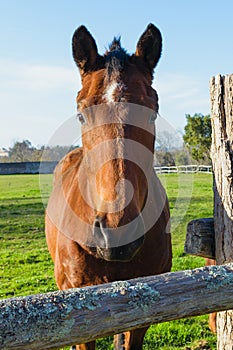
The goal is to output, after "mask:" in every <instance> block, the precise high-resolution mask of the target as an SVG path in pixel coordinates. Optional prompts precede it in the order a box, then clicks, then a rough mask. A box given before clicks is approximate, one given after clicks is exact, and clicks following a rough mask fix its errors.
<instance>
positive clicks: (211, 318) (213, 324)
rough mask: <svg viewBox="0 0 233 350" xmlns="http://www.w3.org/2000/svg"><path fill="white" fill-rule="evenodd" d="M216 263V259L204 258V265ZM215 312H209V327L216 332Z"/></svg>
mask: <svg viewBox="0 0 233 350" xmlns="http://www.w3.org/2000/svg"><path fill="white" fill-rule="evenodd" d="M213 265H216V260H215V259H210V258H205V266H213ZM216 322H217V312H212V313H211V314H209V329H210V330H211V332H213V333H215V334H216V333H217V326H216Z"/></svg>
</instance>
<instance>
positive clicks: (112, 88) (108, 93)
mask: <svg viewBox="0 0 233 350" xmlns="http://www.w3.org/2000/svg"><path fill="white" fill-rule="evenodd" d="M123 89H124V84H122V83H119V82H118V83H117V82H116V81H113V82H111V83H110V84H109V85H108V86H107V88H106V90H105V93H104V99H105V100H106V102H108V103H112V102H116V101H115V96H114V95H115V93H116V90H119V91H121V90H123Z"/></svg>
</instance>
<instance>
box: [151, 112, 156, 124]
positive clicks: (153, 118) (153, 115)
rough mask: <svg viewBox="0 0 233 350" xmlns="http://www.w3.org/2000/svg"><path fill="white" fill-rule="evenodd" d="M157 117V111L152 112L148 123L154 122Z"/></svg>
mask: <svg viewBox="0 0 233 350" xmlns="http://www.w3.org/2000/svg"><path fill="white" fill-rule="evenodd" d="M156 119H157V113H156V112H154V113H153V114H152V115H151V116H150V124H153V123H154V122H155V120H156Z"/></svg>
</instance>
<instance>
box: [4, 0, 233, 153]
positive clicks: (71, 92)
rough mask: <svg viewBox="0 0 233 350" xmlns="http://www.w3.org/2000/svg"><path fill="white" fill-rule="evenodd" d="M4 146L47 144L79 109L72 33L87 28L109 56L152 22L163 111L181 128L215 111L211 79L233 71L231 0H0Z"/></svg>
mask: <svg viewBox="0 0 233 350" xmlns="http://www.w3.org/2000/svg"><path fill="white" fill-rule="evenodd" d="M0 6H1V7H0V8H1V11H0V43H1V46H0V50H1V55H0V118H1V128H0V147H10V146H12V145H13V143H14V142H15V141H21V140H23V139H28V140H30V141H31V142H32V143H33V144H34V145H43V144H46V143H47V142H48V140H49V139H50V138H51V136H52V135H53V133H54V131H55V130H56V129H57V128H58V127H59V125H61V124H62V123H63V122H64V121H65V120H67V119H68V118H70V117H71V116H72V115H74V114H75V113H76V105H75V97H76V94H77V91H78V90H79V89H80V87H81V84H80V78H79V74H78V70H77V68H76V66H75V64H74V63H73V59H72V54H71V38H72V35H73V32H74V30H75V29H76V28H77V27H78V26H79V25H81V24H84V25H86V26H87V28H88V29H89V30H90V32H91V33H92V34H93V36H94V37H95V39H96V42H97V45H98V49H99V52H100V53H104V51H105V49H106V47H107V46H108V44H109V43H110V42H111V40H112V38H113V36H114V35H121V37H122V45H123V46H124V47H125V48H126V49H127V51H128V52H129V53H133V52H134V51H135V47H136V43H137V40H138V38H139V37H140V35H141V34H142V32H143V31H144V30H145V28H146V26H147V24H148V23H150V22H152V23H154V24H155V25H156V26H158V27H159V28H160V30H161V32H162V36H163V54H162V57H161V60H160V62H159V64H158V66H157V68H156V70H155V77H154V83H153V86H154V87H155V88H156V90H157V92H158V94H159V99H160V114H161V115H162V116H163V117H164V118H165V119H166V120H167V121H168V122H169V123H171V124H172V125H173V126H174V128H175V129H179V130H182V129H183V127H184V125H185V122H186V120H185V114H194V113H195V112H197V113H203V114H209V112H210V105H209V80H210V78H211V77H212V76H214V75H216V74H223V75H224V74H231V73H233V45H232V35H233V21H232V13H233V1H232V0H221V1H219V0H149V1H141V0H140V1H137V0H134V1H126V0H124V1H123V0H118V1H115V2H113V1H111V2H110V1H97V2H96V1H94V0H88V1H84V0H82V1H78V0H76V1H74V0H66V1H65V0H63V1H62V0H56V1H54V0H40V1H39V0H33V1H32V0H30V1H29V0H0Z"/></svg>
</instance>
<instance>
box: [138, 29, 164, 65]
mask: <svg viewBox="0 0 233 350" xmlns="http://www.w3.org/2000/svg"><path fill="white" fill-rule="evenodd" d="M161 52H162V36H161V33H160V31H159V29H158V28H156V27H155V26H154V25H153V24H152V23H150V24H149V25H148V26H147V28H146V30H145V32H144V33H143V34H142V35H141V37H140V39H139V40H138V43H137V48H136V52H135V56H139V57H142V58H143V60H144V62H145V63H146V65H147V66H148V67H149V69H150V71H151V72H153V69H154V67H155V66H156V64H157V63H158V61H159V58H160V56H161Z"/></svg>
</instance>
